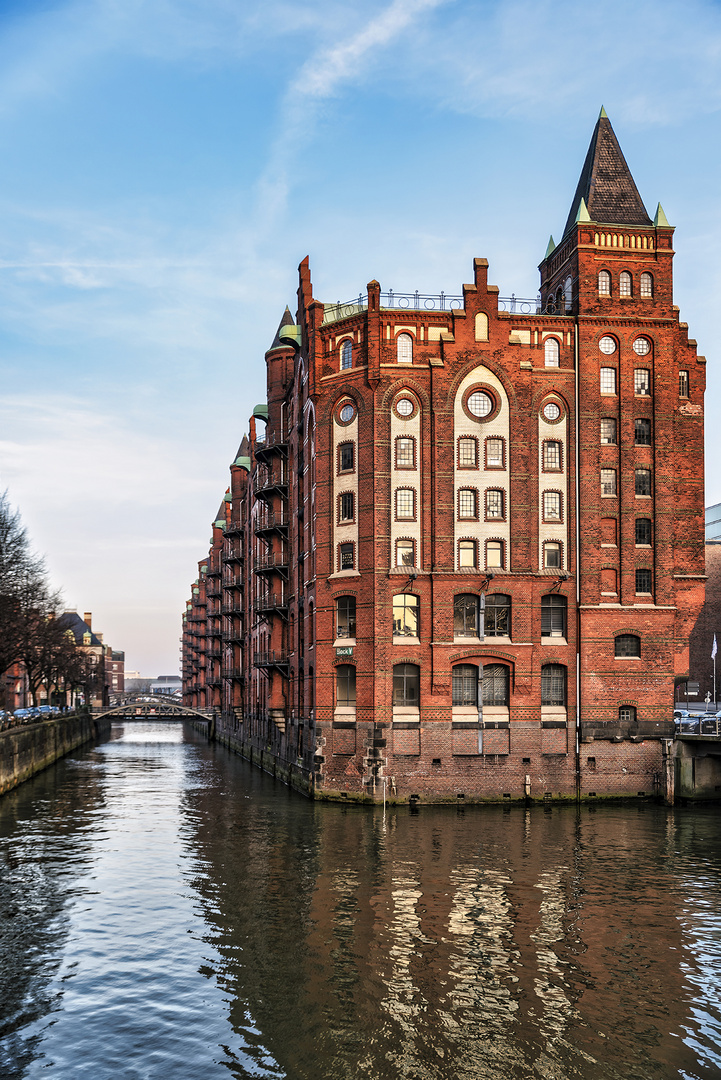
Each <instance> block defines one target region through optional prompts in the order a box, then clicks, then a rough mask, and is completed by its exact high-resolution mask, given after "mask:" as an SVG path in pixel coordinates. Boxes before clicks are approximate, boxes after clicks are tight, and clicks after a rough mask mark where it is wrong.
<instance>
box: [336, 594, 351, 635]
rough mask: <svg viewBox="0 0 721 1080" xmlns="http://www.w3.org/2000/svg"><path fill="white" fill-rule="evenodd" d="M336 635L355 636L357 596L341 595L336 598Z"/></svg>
mask: <svg viewBox="0 0 721 1080" xmlns="http://www.w3.org/2000/svg"><path fill="white" fill-rule="evenodd" d="M335 610H336V627H335V636H336V637H338V638H354V637H355V596H339V597H338V599H337V600H336V607H335Z"/></svg>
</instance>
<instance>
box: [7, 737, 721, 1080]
mask: <svg viewBox="0 0 721 1080" xmlns="http://www.w3.org/2000/svg"><path fill="white" fill-rule="evenodd" d="M0 852H1V859H2V862H1V864H0V872H1V879H0V933H1V937H0V1076H1V1077H2V1078H3V1080H20V1078H33V1080H34V1078H39V1077H49V1078H51V1080H65V1078H68V1080H69V1078H72V1080H76V1078H80V1077H91V1078H92V1080H105V1078H107V1080H110V1078H112V1080H119V1078H122V1080H126V1078H127V1080H135V1078H162V1080H164V1078H166V1077H167V1078H169V1080H170V1078H172V1080H214V1078H221V1077H228V1076H232V1077H287V1078H289V1080H311V1078H312V1080H331V1078H333V1080H356V1078H360V1077H368V1078H369V1080H385V1078H393V1080H396V1078H407V1080H436V1078H440V1080H466V1078H467V1080H471V1078H473V1080H478V1078H480V1080H485V1078H494V1080H496V1078H498V1080H501V1078H502V1080H528V1078H534V1077H539V1078H543V1080H570V1078H575V1077H580V1078H584V1080H585V1078H589V1080H595V1078H599V1080H600V1078H604V1080H606V1078H614V1080H615V1078H619V1080H621V1078H623V1080H629V1078H639V1080H641V1078H642V1080H665V1078H667V1077H668V1078H670V1077H683V1078H688V1080H692V1078H703V1080H707V1078H708V1080H711V1078H713V1080H718V1077H719V1075H721V833H720V830H719V812H718V810H717V809H715V808H714V809H704V810H687V809H680V810H675V811H667V810H665V809H663V808H662V807H656V806H651V805H644V806H639V807H630V808H629V807H623V808H613V807H599V808H598V809H595V810H594V808H585V807H584V808H582V809H581V810H580V811H577V810H576V809H575V808H556V809H548V810H544V809H534V810H532V811H524V810H519V809H508V810H506V811H504V810H503V809H502V808H498V809H474V808H471V807H469V808H467V809H466V810H465V812H464V811H457V810H456V809H455V808H453V809H450V810H445V809H435V810H434V809H425V808H421V809H420V811H419V812H417V813H415V812H414V813H412V812H411V811H410V810H409V809H406V808H402V809H398V810H388V811H387V812H386V813H385V815H384V814H383V812H382V810H381V809H378V810H375V811H372V810H360V809H356V808H352V807H347V808H343V807H336V806H320V805H318V804H313V803H310V802H307V801H306V800H305V799H303V798H301V797H300V796H298V795H296V794H293V793H291V792H289V791H288V790H287V789H286V788H284V787H282V786H281V785H280V784H276V783H275V782H274V781H273V780H272V778H270V777H268V776H264V775H263V774H260V773H258V772H256V771H254V770H253V769H252V768H251V767H250V766H248V765H247V764H246V763H245V762H243V761H242V760H240V759H239V758H236V757H234V756H233V755H231V754H229V753H228V752H226V751H225V750H223V749H222V748H218V747H209V746H208V745H206V744H205V743H204V742H203V741H202V740H201V739H200V737H199V736H196V735H195V734H194V733H193V732H192V731H191V730H190V729H187V728H186V729H184V728H183V727H182V726H181V725H179V724H178V725H174V724H167V723H164V724H161V723H157V724H129V725H126V726H125V727H117V728H115V729H114V730H113V734H112V738H111V740H110V741H109V742H106V743H104V744H102V745H99V746H97V747H95V748H93V749H91V750H87V751H84V752H82V753H78V754H76V755H74V756H72V757H71V758H68V759H65V760H64V761H63V762H61V763H59V764H58V765H57V766H55V767H54V768H52V769H50V770H48V771H47V772H46V773H44V774H41V775H39V776H38V777H36V778H35V779H34V780H33V781H30V782H29V783H27V784H25V785H24V786H23V787H21V788H20V789H19V790H18V791H17V792H15V793H13V794H11V795H8V796H5V797H4V798H3V799H2V800H0Z"/></svg>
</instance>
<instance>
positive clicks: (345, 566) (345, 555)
mask: <svg viewBox="0 0 721 1080" xmlns="http://www.w3.org/2000/svg"><path fill="white" fill-rule="evenodd" d="M353 548H354V545H353V544H340V545H339V566H340V569H341V570H352V569H353V567H354V563H355V559H354V550H353Z"/></svg>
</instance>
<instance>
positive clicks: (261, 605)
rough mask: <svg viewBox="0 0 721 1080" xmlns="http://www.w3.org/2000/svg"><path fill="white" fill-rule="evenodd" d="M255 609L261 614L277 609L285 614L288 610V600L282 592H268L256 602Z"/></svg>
mask: <svg viewBox="0 0 721 1080" xmlns="http://www.w3.org/2000/svg"><path fill="white" fill-rule="evenodd" d="M255 610H256V611H257V613H258V614H259V615H265V614H268V613H269V612H272V611H277V612H279V613H280V614H281V615H283V614H284V613H285V612H287V610H288V600H287V598H286V597H285V596H283V594H282V593H275V592H272V593H266V595H265V596H261V597H260V599H259V600H256V602H255Z"/></svg>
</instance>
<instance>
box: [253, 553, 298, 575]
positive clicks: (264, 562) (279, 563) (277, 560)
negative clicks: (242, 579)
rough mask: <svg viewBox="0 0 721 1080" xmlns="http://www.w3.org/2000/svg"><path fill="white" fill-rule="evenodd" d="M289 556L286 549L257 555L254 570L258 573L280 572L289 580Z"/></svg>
mask: <svg viewBox="0 0 721 1080" xmlns="http://www.w3.org/2000/svg"><path fill="white" fill-rule="evenodd" d="M288 565H289V557H288V555H287V553H286V552H284V551H269V552H267V553H265V554H263V555H256V556H255V559H254V561H253V570H254V571H255V573H256V574H271V573H277V574H280V576H281V577H283V578H284V579H285V580H286V581H287V580H288Z"/></svg>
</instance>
